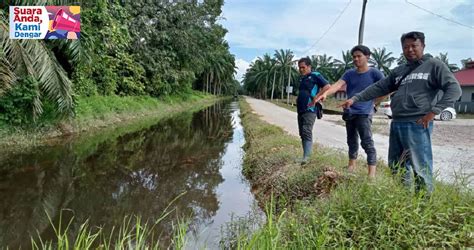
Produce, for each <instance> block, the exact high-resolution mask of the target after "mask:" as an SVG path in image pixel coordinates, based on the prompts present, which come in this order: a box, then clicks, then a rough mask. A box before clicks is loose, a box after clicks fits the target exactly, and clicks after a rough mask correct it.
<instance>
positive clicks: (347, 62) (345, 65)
mask: <svg viewBox="0 0 474 250" xmlns="http://www.w3.org/2000/svg"><path fill="white" fill-rule="evenodd" d="M341 53H342V61H341V60H338V59H334V63H335V65H336V67H337V70H336V75H335V79H341V77H342V75H343V74H344V72H346V71H347V70H348V69H351V68H352V67H353V66H354V62H353V61H352V55H351V52H350V51H349V50H346V51H345V52H344V51H342V52H341Z"/></svg>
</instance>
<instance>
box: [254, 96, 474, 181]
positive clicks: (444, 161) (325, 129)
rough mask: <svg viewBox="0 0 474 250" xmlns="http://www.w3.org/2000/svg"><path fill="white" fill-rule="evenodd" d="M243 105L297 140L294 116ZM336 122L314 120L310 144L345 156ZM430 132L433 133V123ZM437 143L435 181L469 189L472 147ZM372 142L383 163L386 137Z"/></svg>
mask: <svg viewBox="0 0 474 250" xmlns="http://www.w3.org/2000/svg"><path fill="white" fill-rule="evenodd" d="M246 101H247V102H248V103H249V104H250V106H251V107H252V109H253V110H254V112H255V113H257V114H258V115H260V116H261V118H262V119H263V120H264V121H266V122H268V123H270V124H273V125H276V126H278V127H281V128H283V129H284V130H285V131H287V132H288V133H289V134H291V135H294V136H298V125H297V122H296V113H295V112H292V111H290V110H287V109H285V108H281V107H279V106H277V105H275V104H272V103H270V102H266V101H263V100H259V99H254V98H250V97H246ZM336 119H340V118H338V117H337V116H325V117H323V119H322V120H316V122H315V124H314V128H313V140H314V141H315V142H317V143H319V144H321V145H323V146H326V147H332V148H335V149H338V150H341V151H342V152H344V153H345V152H347V144H346V130H345V128H344V126H341V125H339V124H337V122H334V121H335V120H336ZM473 129H474V127H473ZM434 131H435V133H436V123H435V129H434ZM439 141H440V140H434V142H435V144H434V145H433V158H434V159H433V161H434V166H433V168H434V172H435V175H436V176H437V179H439V180H443V181H447V182H452V181H454V178H455V177H456V176H459V175H463V176H470V179H469V180H470V181H471V186H472V184H473V183H472V177H473V175H474V164H473V162H472V161H473V160H474V150H473V148H472V147H473V146H474V145H472V144H464V143H463V144H456V143H455V142H451V143H447V142H449V141H450V140H448V139H447V140H446V141H445V142H444V143H439ZM441 141H442V140H441ZM374 142H375V147H376V148H377V157H378V158H379V159H381V160H383V161H385V162H387V159H388V136H387V135H383V134H374ZM440 144H441V145H440ZM361 151H362V152H361V157H365V154H363V150H361Z"/></svg>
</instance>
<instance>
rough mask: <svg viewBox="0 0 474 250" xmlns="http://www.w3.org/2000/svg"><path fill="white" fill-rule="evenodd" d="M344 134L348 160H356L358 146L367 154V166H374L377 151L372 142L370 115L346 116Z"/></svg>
mask: <svg viewBox="0 0 474 250" xmlns="http://www.w3.org/2000/svg"><path fill="white" fill-rule="evenodd" d="M347 116H348V119H347V120H346V132H347V146H349V159H351V160H355V159H357V155H358V153H359V137H360V140H361V142H360V144H361V146H362V148H363V149H364V151H365V153H366V154H367V165H369V166H375V165H376V164H377V151H376V150H375V146H374V140H372V130H371V126H372V117H371V116H370V115H347Z"/></svg>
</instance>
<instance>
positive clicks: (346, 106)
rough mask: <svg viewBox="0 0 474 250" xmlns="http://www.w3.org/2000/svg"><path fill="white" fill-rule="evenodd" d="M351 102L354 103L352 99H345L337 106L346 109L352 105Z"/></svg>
mask: <svg viewBox="0 0 474 250" xmlns="http://www.w3.org/2000/svg"><path fill="white" fill-rule="evenodd" d="M352 104H354V101H353V100H352V99H347V100H346V101H345V102H343V103H341V104H339V105H337V107H338V108H341V107H342V108H344V109H348V108H350V107H351V106H352Z"/></svg>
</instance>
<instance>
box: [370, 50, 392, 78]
mask: <svg viewBox="0 0 474 250" xmlns="http://www.w3.org/2000/svg"><path fill="white" fill-rule="evenodd" d="M391 55H392V52H388V53H387V50H386V49H385V48H382V49H380V48H377V49H374V50H373V51H372V63H374V64H375V66H376V67H377V69H379V70H381V71H383V72H384V73H385V75H389V74H390V72H391V70H390V66H392V63H393V62H395V60H397V59H396V58H395V57H393V56H391Z"/></svg>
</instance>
